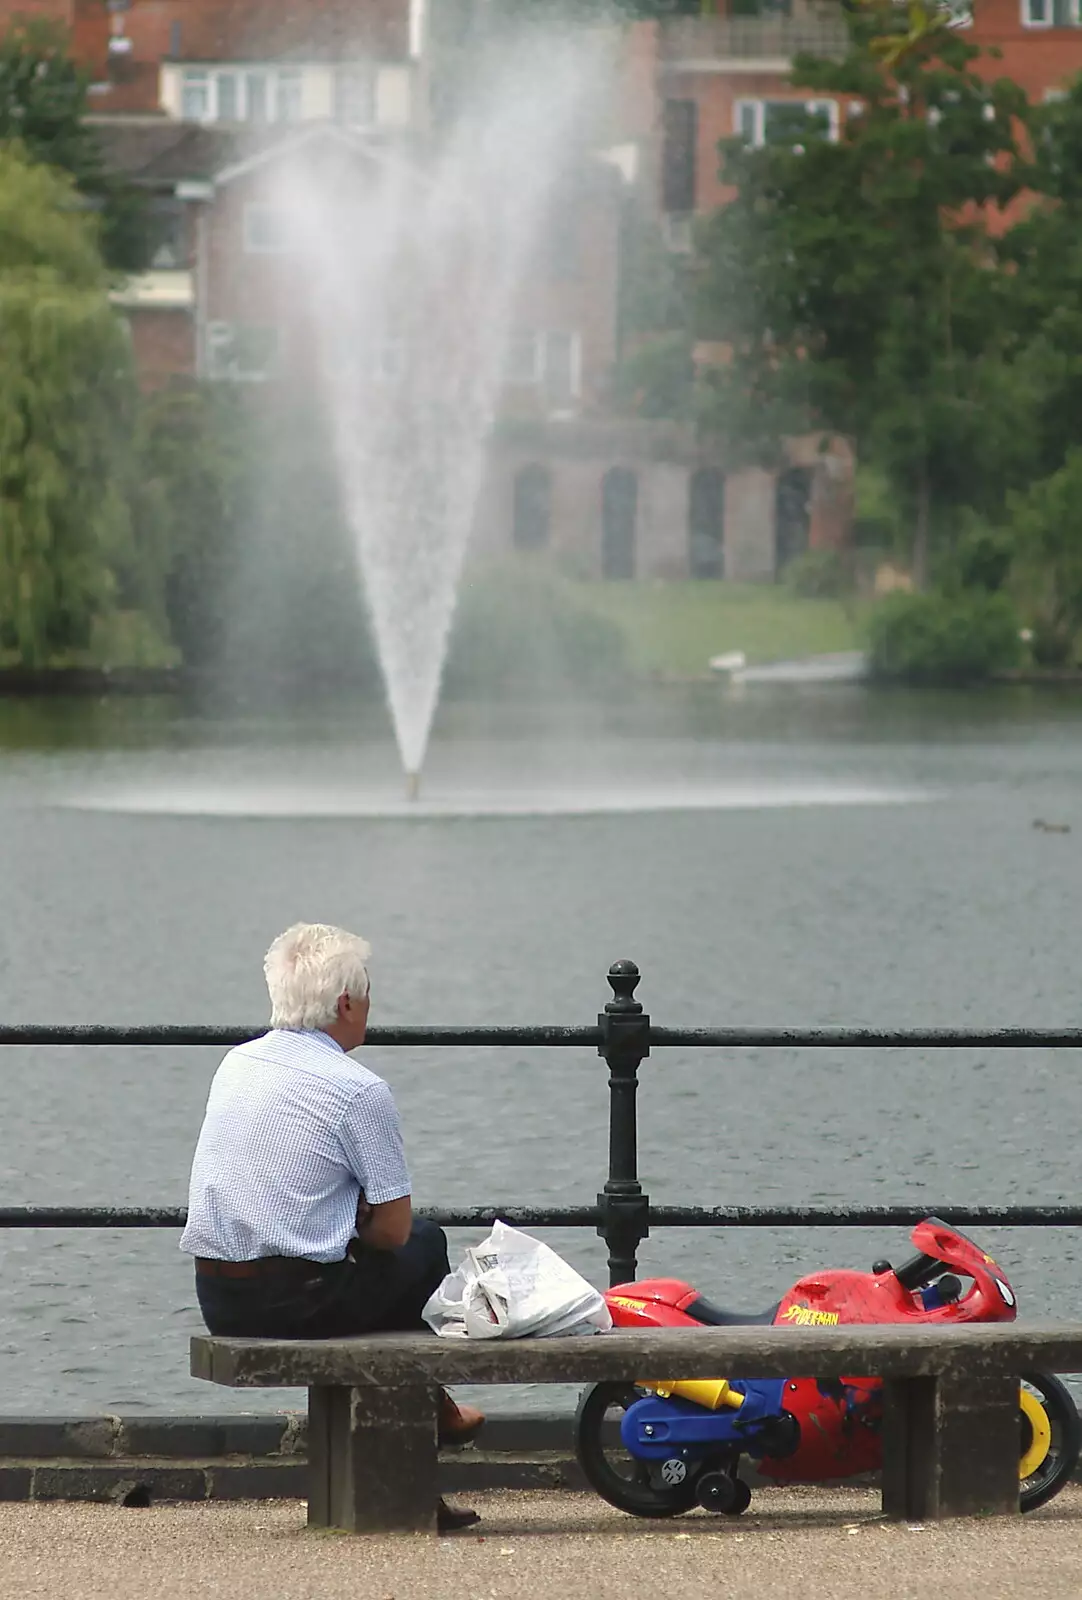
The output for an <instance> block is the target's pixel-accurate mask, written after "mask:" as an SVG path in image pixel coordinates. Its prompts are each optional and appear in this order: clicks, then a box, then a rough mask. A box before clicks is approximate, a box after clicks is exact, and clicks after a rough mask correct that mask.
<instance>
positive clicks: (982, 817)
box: [0, 685, 1082, 1413]
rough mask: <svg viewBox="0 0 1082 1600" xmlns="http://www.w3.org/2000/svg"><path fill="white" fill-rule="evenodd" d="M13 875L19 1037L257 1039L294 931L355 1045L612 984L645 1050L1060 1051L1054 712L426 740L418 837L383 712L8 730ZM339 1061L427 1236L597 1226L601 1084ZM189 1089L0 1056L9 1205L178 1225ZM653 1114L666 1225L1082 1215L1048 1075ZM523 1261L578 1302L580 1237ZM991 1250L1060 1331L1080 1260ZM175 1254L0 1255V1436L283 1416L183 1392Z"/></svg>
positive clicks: (823, 1243) (720, 690)
mask: <svg viewBox="0 0 1082 1600" xmlns="http://www.w3.org/2000/svg"><path fill="white" fill-rule="evenodd" d="M1036 819H1042V820H1045V821H1048V822H1052V823H1067V824H1071V825H1072V829H1073V831H1072V832H1070V833H1051V832H1044V831H1042V830H1040V829H1036V828H1034V826H1033V823H1034V821H1035V820H1036ZM0 883H2V885H3V907H4V917H3V922H2V925H0V1016H2V1019H3V1021H5V1022H7V1023H19V1022H43V1023H44V1022H51V1023H80V1022H82V1023H87V1022H94V1023H115V1024H123V1023H135V1022H145V1023H167V1022H205V1023H223V1024H238V1025H240V1024H256V1023H258V1022H259V1021H260V1019H261V1018H262V1017H263V1015H264V1013H265V993H264V991H263V987H262V976H261V958H262V954H263V951H264V949H265V948H266V945H267V944H268V943H269V941H270V939H271V938H272V937H273V936H274V935H275V934H276V933H277V932H279V931H280V929H281V928H282V927H284V926H286V925H287V924H288V923H290V922H293V921H295V920H297V919H298V918H305V919H312V920H326V921H335V922H341V923H343V924H345V925H346V926H349V927H353V928H355V929H357V930H358V931H360V932H363V933H365V934H366V935H367V936H368V937H369V938H370V939H371V940H372V943H373V946H374V952H375V953H374V957H373V963H372V977H373V999H374V1019H375V1020H378V1021H379V1022H380V1023H395V1022H409V1023H436V1024H438V1023H448V1024H451V1023H484V1024H492V1023H523V1022H524V1023H555V1022H559V1023H580V1024H587V1023H590V1022H592V1021H593V1018H594V1016H595V1014H596V1012H597V1010H598V1008H599V1006H600V1005H601V1004H603V1002H604V1000H605V999H606V998H607V996H608V990H607V986H606V984H605V981H604V975H605V971H606V969H607V967H608V966H609V963H610V962H611V961H612V960H614V959H616V958H618V957H622V956H630V957H632V958H633V959H634V960H636V961H637V962H638V963H639V965H640V967H641V968H642V971H643V980H642V984H641V987H640V998H641V999H642V1000H643V1001H644V1002H645V1004H646V1005H647V1007H648V1009H649V1010H650V1012H651V1013H652V1015H653V1017H654V1018H655V1020H656V1021H657V1022H659V1023H665V1024H671V1025H681V1024H686V1025H695V1024H697V1025H706V1024H717V1025H769V1026H773V1025H794V1026H797V1025H808V1026H811V1025H816V1024H869V1025H873V1024H874V1025H877V1026H892V1025H898V1026H920V1025H928V1026H935V1025H949V1024H958V1025H966V1026H981V1027H995V1026H1001V1025H1002V1026H1005V1025H1019V1026H1025V1025H1033V1026H1057V1025H1064V1026H1069V1025H1076V1024H1078V1023H1079V1021H1080V1013H1082V1004H1080V998H1079V954H1078V944H1077V939H1076V933H1077V926H1078V916H1079V904H1080V893H1082V697H1079V696H1077V695H1073V694H1069V693H1066V692H1065V693H1062V694H1060V693H1056V692H1045V693H1043V694H1037V693H1033V692H1027V691H1024V690H1018V691H1011V692H1005V693H1003V694H998V693H997V694H994V695H987V696H973V697H964V696H962V697H957V698H953V697H919V696H909V695H887V694H885V693H873V692H870V691H868V690H865V689H863V688H859V687H851V686H840V685H838V686H827V687H821V688H818V689H805V690H800V691H794V690H792V689H767V688H766V687H765V686H764V687H761V688H756V689H754V690H753V689H752V688H750V687H749V688H748V689H747V690H745V691H744V693H743V694H738V693H736V692H734V691H731V690H726V689H725V688H724V687H722V686H720V685H719V686H717V687H714V686H703V687H702V688H701V689H694V690H686V691H685V690H671V691H666V692H665V693H664V694H658V695H656V696H650V697H646V698H638V699H635V700H628V701H626V702H621V703H618V704H611V705H607V706H604V707H593V708H589V709H583V708H579V709H577V710H576V711H575V712H574V714H572V713H571V712H569V711H568V710H566V709H561V710H551V709H550V710H548V711H544V712H542V711H540V710H538V709H537V708H529V707H522V706H509V705H505V706H503V707H500V708H495V709H489V710H482V709H478V708H469V707H463V706H458V707H452V708H445V709H444V711H443V712H442V713H441V718H440V722H439V724H438V727H437V732H436V738H435V741H434V744H433V746H432V750H431V756H430V761H429V768H428V771H427V773H426V778H425V792H424V797H423V801H422V804H421V805H420V806H419V807H414V808H409V807H407V806H406V805H405V804H404V803H403V801H402V799H401V793H400V787H399V779H398V776H397V774H396V772H395V767H394V759H393V751H392V747H391V742H390V739H389V735H388V732H387V728H386V723H385V720H384V718H383V716H382V713H381V712H380V711H379V709H378V708H374V707H371V706H363V705H362V706H353V705H349V704H342V705H338V706H335V707H333V708H326V709H324V710H323V711H322V712H321V713H320V714H319V715H318V716H316V715H306V714H301V713H296V714H293V715H290V716H286V715H284V714H283V715H278V716H269V715H265V716H261V717H257V716H255V715H251V716H247V717H245V716H241V715H232V716H222V717H219V718H215V719H210V718H206V717H198V716H195V715H192V714H190V713H189V712H187V711H186V710H185V708H184V707H183V706H182V705H181V704H180V703H179V702H174V701H168V700H155V701H141V700H127V699H121V698H116V699H112V700H110V701H107V702H103V703H100V704H99V703H97V702H93V701H80V702H67V701H65V702H61V701H56V702H46V701H40V700H39V701H15V700H8V701H0ZM365 1059H366V1060H367V1061H368V1063H369V1064H370V1065H371V1066H372V1067H374V1068H375V1069H376V1070H377V1071H379V1072H381V1073H383V1074H384V1075H385V1076H386V1077H387V1078H388V1080H389V1081H390V1083H391V1085H392V1087H393V1089H394V1092H395V1095H396V1098H397V1100H398V1102H399V1105H400V1108H401V1111H402V1116H403V1121H404V1124H405V1130H406V1135H407V1141H408V1147H409V1151H410V1156H411V1165H412V1169H413V1175H414V1192H415V1197H416V1199H417V1201H418V1203H426V1204H448V1205H455V1204H465V1203H478V1204H480V1203H492V1204H494V1205H495V1204H531V1203H532V1204H545V1203H552V1202H560V1203H576V1202H578V1203H589V1202H590V1201H591V1200H592V1198H593V1196H594V1195H595V1194H596V1192H597V1189H598V1188H599V1187H600V1185H601V1183H602V1182H603V1180H604V1177H605V1162H606V1148H607V1146H606V1116H607V1104H606V1102H607V1090H606V1085H605V1069H604V1067H603V1064H602V1063H601V1062H600V1061H599V1059H598V1058H597V1057H596V1055H592V1054H591V1053H590V1052H589V1051H583V1052H581V1053H580V1052H577V1051H569V1050H563V1051H529V1052H527V1051H522V1052H517V1051H508V1052H495V1051H490V1052H483V1051H465V1050H457V1051H446V1052H436V1051H429V1052H425V1051H409V1050H390V1049H384V1050H376V1049H373V1050H371V1051H369V1052H367V1053H366V1055H365ZM217 1060H218V1053H217V1052H214V1051H206V1050H191V1049H161V1050H153V1049H136V1048H132V1049H116V1050H108V1049H98V1050H91V1049H51V1050H47V1049H43V1050H38V1049H35V1050H30V1049H10V1048H9V1049H7V1050H5V1051H4V1052H3V1053H2V1056H0V1130H2V1132H0V1203H7V1204H20V1203H31V1202H33V1203H51V1204H64V1203H70V1204H73V1205H80V1204H82V1205H88V1204H110V1203H115V1204H149V1203H161V1204H167V1205H176V1204H183V1202H184V1199H185V1196H186V1186H187V1176H188V1166H189V1162H190V1157H191V1151H192V1148H193V1145H194V1142H195V1138H196V1134H197V1132H198V1127H199V1121H200V1117H201V1114H202V1109H203V1104H204V1100H205V1096H206V1091H207V1086H208V1083H209V1081H210V1077H211V1074H212V1073H213V1070H214V1067H215V1065H216V1063H217ZM641 1079H642V1089H641V1091H640V1119H641V1120H640V1146H641V1170H642V1176H643V1182H644V1185H645V1186H646V1188H647V1189H648V1191H649V1193H650V1195H651V1196H652V1197H653V1198H654V1199H655V1200H657V1201H659V1202H666V1203H673V1204H675V1203H681V1202H683V1203H701V1204H717V1205H721V1204H728V1203H744V1204H756V1203H760V1204H764V1203H786V1202H792V1203H799V1202H816V1201H818V1202H823V1203H831V1204H840V1203H845V1202H854V1203H856V1202H867V1203H891V1202H898V1203H913V1204H919V1205H921V1206H925V1205H927V1206H928V1207H929V1208H930V1209H932V1208H934V1207H935V1206H937V1205H943V1204H947V1203H949V1202H956V1203H957V1202H973V1203H978V1202H980V1203H1000V1202H1008V1201H1010V1202H1033V1203H1040V1202H1048V1203H1059V1202H1066V1201H1070V1202H1075V1203H1077V1202H1078V1201H1079V1199H1080V1198H1082V1174H1080V1172H1079V1161H1078V1150H1079V1137H1078V1130H1079V1125H1080V1122H1082V1081H1080V1077H1079V1071H1078V1060H1077V1057H1076V1054H1075V1053H1074V1052H1069V1051H1062V1052H1039V1053H1028V1054H1023V1053H1021V1052H1004V1051H998V1052H987V1053H982V1052H968V1051H967V1052H958V1051H955V1052H927V1053H920V1052H912V1051H911V1052H903V1051H895V1052H889V1053H883V1052H880V1053H874V1052H868V1053H854V1052H851V1051H850V1052H844V1053H842V1052H837V1053H835V1052H831V1051H823V1050H820V1051H809V1052H804V1053H798V1052H789V1051H777V1050H775V1051H759V1052H756V1051H750V1050H748V1051H741V1052H736V1053H733V1054H730V1055H724V1054H723V1053H721V1052H717V1051H715V1052H701V1053H692V1052H677V1051H662V1050H658V1051H656V1052H655V1054H654V1056H653V1057H652V1058H651V1059H650V1060H649V1061H648V1062H646V1063H644V1066H643V1068H642V1072H641ZM468 1237H469V1239H474V1240H475V1239H476V1238H477V1235H476V1234H475V1235H470V1236H468ZM546 1237H549V1239H550V1242H552V1243H553V1244H554V1245H555V1247H556V1248H557V1249H559V1250H561V1252H562V1253H564V1254H565V1255H567V1256H568V1257H569V1258H570V1259H571V1260H572V1261H574V1262H575V1263H576V1264H577V1265H578V1266H579V1267H580V1268H581V1269H582V1270H584V1271H585V1272H587V1274H588V1275H589V1276H591V1277H592V1278H593V1279H594V1280H595V1281H596V1282H599V1283H601V1282H603V1281H604V1275H605V1265H604V1247H603V1245H602V1243H601V1241H600V1240H598V1239H596V1238H595V1237H593V1236H592V1235H589V1234H588V1233H586V1232H585V1231H583V1232H570V1231H568V1232H564V1233H558V1234H553V1235H546ZM465 1242H468V1241H467V1238H463V1237H456V1238H455V1239H454V1240H453V1252H454V1251H457V1250H458V1249H460V1248H461V1245H462V1244H463V1243H465ZM988 1243H989V1245H990V1247H991V1248H993V1249H994V1250H995V1251H996V1252H997V1253H999V1254H1000V1255H1001V1257H1002V1259H1003V1261H1004V1264H1005V1265H1006V1266H1007V1267H1008V1269H1009V1270H1010V1272H1011V1274H1012V1277H1013V1279H1014V1282H1015V1286H1016V1288H1017V1290H1018V1292H1019V1298H1020V1303H1021V1308H1022V1312H1023V1315H1027V1314H1028V1315H1041V1314H1061V1315H1070V1316H1077V1315H1078V1310H1079V1306H1078V1301H1079V1298H1080V1294H1082V1259H1080V1253H1079V1241H1078V1236H1077V1234H1076V1233H1075V1232H1073V1231H1070V1230H1016V1231H1011V1232H999V1233H992V1234H990V1235H988ZM176 1246H177V1236H176V1234H175V1232H171V1231H165V1232H147V1233H132V1232H112V1233H109V1232H78V1231H68V1232H51V1231H40V1232H24V1231H9V1232H7V1233H6V1234H0V1252H2V1257H3V1266H2V1271H0V1353H2V1354H3V1356H4V1357H5V1360H4V1362H3V1371H4V1374H5V1377H6V1379H7V1382H6V1384H5V1393H4V1397H3V1400H2V1401H0V1410H2V1411H5V1412H8V1413H14V1412H53V1413H57V1412H68V1413H72V1412H79V1413H92V1412H102V1411H119V1412H135V1411H139V1410H142V1411H165V1410H176V1411H181V1410H185V1411H197V1410H226V1409H244V1410H253V1409H258V1408H260V1407H261V1406H265V1407H268V1408H276V1407H280V1406H282V1405H288V1404H295V1403H298V1402H299V1401H300V1399H301V1397H300V1396H285V1397H283V1396H282V1395H278V1394H273V1395H267V1396H260V1395H245V1394H238V1395H235V1394H233V1393H232V1392H230V1391H227V1390H217V1389H214V1390H211V1389H209V1388H208V1387H207V1386H206V1385H202V1384H198V1383H196V1382H194V1381H193V1380H192V1379H190V1378H189V1377H188V1376H187V1375H186V1366H187V1336H188V1335H189V1334H190V1333H191V1332H193V1331H195V1330H196V1329H197V1328H198V1327H199V1320H198V1315H197V1312H196V1310H195V1300H194V1293H193V1289H192V1283H191V1272H190V1267H189V1264H188V1262H187V1259H186V1258H184V1257H182V1256H181V1255H180V1252H179V1251H178V1250H177V1247H176ZM905 1251H906V1242H905V1240H904V1238H903V1237H902V1236H901V1235H900V1234H898V1233H897V1232H893V1231H890V1230H873V1231H869V1230H841V1229H836V1230H829V1231H825V1230H819V1231H816V1232H811V1231H791V1232H781V1233H774V1232H770V1231H764V1230H730V1231H728V1232H723V1233H722V1232H719V1233H716V1234H715V1233H709V1234H707V1233H704V1232H703V1231H701V1230H699V1231H695V1232H692V1231H690V1230H688V1231H676V1230H666V1231H659V1232H658V1233H656V1234H655V1236H654V1237H653V1238H651V1239H650V1240H649V1241H648V1242H647V1244H646V1245H645V1246H644V1249H643V1252H642V1257H641V1266H642V1269H643V1270H644V1271H646V1270H652V1271H658V1270H662V1269H665V1270H667V1271H670V1272H673V1273H676V1274H679V1275H684V1276H689V1277H691V1278H692V1279H693V1280H694V1281H696V1282H697V1283H698V1284H699V1285H700V1286H701V1287H702V1288H703V1289H704V1290H705V1291H706V1292H708V1293H710V1294H712V1295H715V1296H717V1297H719V1298H725V1297H726V1296H728V1297H730V1298H731V1299H732V1300H733V1301H734V1302H735V1303H737V1304H741V1303H746V1304H750V1305H754V1304H755V1303H756V1302H759V1303H761V1304H766V1303H767V1302H768V1301H769V1300H770V1299H771V1298H772V1297H776V1296H777V1294H778V1293H779V1292H780V1291H781V1289H782V1288H783V1287H785V1286H786V1284H787V1283H788V1282H791V1281H792V1279H793V1278H794V1277H795V1276H796V1275H797V1273H798V1272H799V1271H801V1270H803V1269H805V1268H810V1267H811V1266H812V1265H814V1264H816V1263H819V1264H832V1265H843V1264H853V1265H868V1264H870V1262H871V1261H872V1260H873V1259H874V1258H875V1257H877V1256H880V1255H884V1254H887V1255H892V1256H893V1257H894V1258H895V1259H898V1258H899V1257H900V1256H901V1255H902V1254H903V1253H905ZM522 1398H523V1397H515V1396H512V1397H511V1399H510V1401H509V1399H508V1397H507V1395H506V1394H505V1395H503V1396H501V1403H502V1404H503V1405H504V1406H507V1405H508V1404H509V1403H513V1404H518V1403H520V1402H521V1400H522ZM545 1398H546V1399H548V1398H549V1397H545ZM536 1403H540V1402H536Z"/></svg>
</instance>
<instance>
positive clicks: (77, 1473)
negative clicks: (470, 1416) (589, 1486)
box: [0, 1412, 583, 1504]
mask: <svg viewBox="0 0 1082 1600" xmlns="http://www.w3.org/2000/svg"><path fill="white" fill-rule="evenodd" d="M307 1430H308V1419H307V1416H306V1415H305V1413H304V1412H279V1413H277V1414H275V1415H271V1416H266V1415H259V1416H256V1415H244V1414H235V1415H220V1416H213V1415H210V1416H208V1415H195V1416H150V1415H147V1416H135V1417H120V1416H104V1417H0V1501H3V1500H9V1501H10V1500H90V1501H102V1502H105V1501H115V1502H119V1503H130V1504H135V1503H139V1497H140V1496H149V1498H150V1499H153V1500H280V1499H303V1498H304V1497H305V1495H306V1493H307V1465H308V1462H307V1455H306V1448H307ZM440 1478H441V1488H442V1489H443V1491H444V1492H445V1493H456V1492H468V1491H469V1490H471V1489H472V1490H475V1491H476V1490H482V1489H568V1488H580V1487H582V1486H583V1480H582V1476H581V1473H580V1472H579V1470H578V1466H577V1463H576V1462H575V1459H574V1451H573V1447H572V1421H571V1418H570V1416H515V1415H505V1416H500V1417H492V1418H490V1419H489V1422H488V1424H487V1426H486V1428H485V1434H484V1445H483V1448H478V1447H477V1446H470V1447H469V1448H468V1449H466V1450H461V1451H452V1452H447V1453H446V1454H445V1455H444V1456H443V1457H442V1458H441V1464H440ZM133 1495H134V1496H135V1497H136V1498H135V1499H132V1498H130V1497H131V1496H133Z"/></svg>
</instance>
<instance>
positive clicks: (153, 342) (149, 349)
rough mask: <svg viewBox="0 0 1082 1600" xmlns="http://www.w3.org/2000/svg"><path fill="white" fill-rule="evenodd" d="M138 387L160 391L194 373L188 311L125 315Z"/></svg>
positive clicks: (191, 324) (192, 331)
mask: <svg viewBox="0 0 1082 1600" xmlns="http://www.w3.org/2000/svg"><path fill="white" fill-rule="evenodd" d="M127 318H128V326H129V327H130V329H131V338H132V350H133V353H134V356H135V366H136V371H137V372H138V374H139V383H140V386H141V387H142V388H144V389H160V388H161V387H162V385H163V384H165V383H168V381H169V379H170V378H175V377H190V376H191V375H192V374H193V373H194V372H195V321H194V319H193V317H192V315H191V313H190V312H188V311H159V310H146V311H143V310H133V311H129V312H127Z"/></svg>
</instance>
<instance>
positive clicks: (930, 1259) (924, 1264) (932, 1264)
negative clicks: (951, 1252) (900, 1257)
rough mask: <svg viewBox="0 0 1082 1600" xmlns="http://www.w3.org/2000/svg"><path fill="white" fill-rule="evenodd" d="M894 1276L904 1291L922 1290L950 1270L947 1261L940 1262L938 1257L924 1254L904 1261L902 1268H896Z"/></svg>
mask: <svg viewBox="0 0 1082 1600" xmlns="http://www.w3.org/2000/svg"><path fill="white" fill-rule="evenodd" d="M893 1270H894V1276H895V1277H896V1278H897V1280H898V1282H899V1283H900V1284H901V1285H902V1288H903V1289H920V1288H922V1287H923V1286H924V1284H926V1283H931V1282H932V1280H933V1279H934V1278H940V1277H942V1276H943V1274H944V1273H945V1272H948V1271H949V1270H950V1267H949V1264H948V1263H947V1262H946V1261H940V1260H939V1258H938V1257H937V1256H926V1255H924V1254H921V1255H916V1256H913V1257H912V1258H911V1259H910V1260H909V1261H903V1262H902V1265H901V1266H900V1267H895V1268H894V1269H893Z"/></svg>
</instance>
